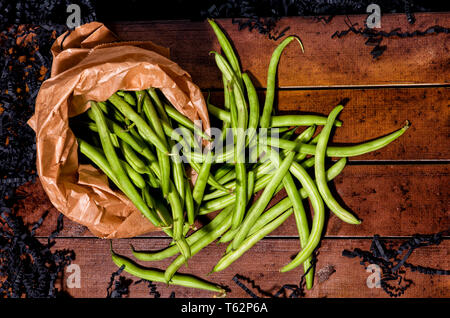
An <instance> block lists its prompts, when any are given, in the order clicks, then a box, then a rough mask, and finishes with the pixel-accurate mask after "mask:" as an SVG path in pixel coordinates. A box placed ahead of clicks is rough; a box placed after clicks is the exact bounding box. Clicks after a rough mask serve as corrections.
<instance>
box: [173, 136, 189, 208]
mask: <svg viewBox="0 0 450 318" xmlns="http://www.w3.org/2000/svg"><path fill="white" fill-rule="evenodd" d="M169 144H170V145H172V149H174V151H172V170H173V183H174V184H175V188H176V189H177V191H178V195H179V196H180V200H181V202H182V205H184V200H185V194H186V190H185V180H186V172H185V169H184V164H183V162H182V160H181V157H180V155H179V154H178V152H177V151H176V150H175V148H176V146H175V144H174V143H173V142H172V140H169Z"/></svg>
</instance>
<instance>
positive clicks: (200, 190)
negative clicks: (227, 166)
mask: <svg viewBox="0 0 450 318" xmlns="http://www.w3.org/2000/svg"><path fill="white" fill-rule="evenodd" d="M212 160H213V152H212V150H211V149H209V150H208V153H207V155H206V160H205V162H204V163H203V165H202V167H201V169H200V171H199V173H198V177H197V180H196V181H195V185H194V189H193V190H192V197H193V199H194V203H195V208H196V210H198V209H199V208H200V204H201V203H202V200H203V195H204V193H205V188H206V184H207V182H208V177H209V172H210V170H211V166H212Z"/></svg>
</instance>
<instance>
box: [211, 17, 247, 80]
mask: <svg viewBox="0 0 450 318" xmlns="http://www.w3.org/2000/svg"><path fill="white" fill-rule="evenodd" d="M208 22H209V24H210V25H211V27H212V29H213V30H214V33H215V34H216V37H217V40H218V41H219V44H220V47H221V48H222V50H223V53H224V54H225V56H226V57H227V59H228V62H229V63H230V65H231V67H232V69H233V72H234V73H235V75H236V77H237V78H238V80H239V81H241V78H242V74H241V68H240V66H239V60H238V58H237V56H236V54H235V53H234V50H233V47H232V46H231V43H230V41H228V38H227V37H226V36H225V34H224V33H223V32H222V30H221V29H220V27H219V26H218V25H217V23H216V22H215V21H214V20H213V19H208Z"/></svg>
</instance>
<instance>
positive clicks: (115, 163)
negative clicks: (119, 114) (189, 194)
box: [91, 101, 160, 226]
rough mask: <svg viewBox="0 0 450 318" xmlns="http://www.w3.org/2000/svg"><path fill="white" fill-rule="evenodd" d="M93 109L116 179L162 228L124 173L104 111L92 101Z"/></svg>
mask: <svg viewBox="0 0 450 318" xmlns="http://www.w3.org/2000/svg"><path fill="white" fill-rule="evenodd" d="M91 108H92V109H93V114H94V117H95V123H96V124H97V128H98V131H99V136H100V140H101V143H102V146H103V149H104V153H105V157H106V159H107V160H108V162H109V164H110V166H111V169H112V172H113V173H114V176H115V178H116V179H117V180H118V181H119V183H120V185H121V189H122V190H123V192H124V194H125V195H126V196H127V197H128V198H129V199H130V200H131V202H133V203H134V204H135V205H136V207H137V208H138V210H139V211H141V212H142V214H143V215H144V216H145V217H146V218H148V219H149V220H150V221H151V222H152V223H153V225H155V226H160V222H159V220H158V217H157V215H156V214H155V213H154V211H152V210H151V209H149V208H148V206H147V204H146V203H145V202H144V201H143V200H142V198H141V196H140V195H139V193H138V192H137V190H136V188H135V187H134V186H133V184H132V182H131V181H130V179H129V178H128V175H127V174H126V172H125V171H124V169H123V167H122V164H121V163H120V161H119V158H118V156H117V154H116V152H115V150H114V147H113V145H112V144H111V140H110V137H109V130H108V125H107V123H106V120H105V117H104V116H103V113H102V111H101V110H100V108H99V107H98V106H97V104H96V103H95V102H92V101H91Z"/></svg>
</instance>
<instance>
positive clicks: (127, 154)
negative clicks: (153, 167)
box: [120, 141, 149, 174]
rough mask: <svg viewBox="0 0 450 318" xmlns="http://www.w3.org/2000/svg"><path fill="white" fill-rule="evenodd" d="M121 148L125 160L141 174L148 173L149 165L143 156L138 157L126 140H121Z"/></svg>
mask: <svg viewBox="0 0 450 318" xmlns="http://www.w3.org/2000/svg"><path fill="white" fill-rule="evenodd" d="M120 149H121V150H122V154H123V156H124V158H125V160H126V161H127V162H128V163H129V164H130V165H131V166H132V167H133V169H134V170H136V171H137V172H138V173H140V174H144V173H148V170H149V169H148V167H147V165H146V164H145V162H144V161H143V160H141V158H139V157H138V155H137V154H136V152H134V150H133V148H131V147H130V145H128V144H127V143H126V142H123V141H121V142H120Z"/></svg>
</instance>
